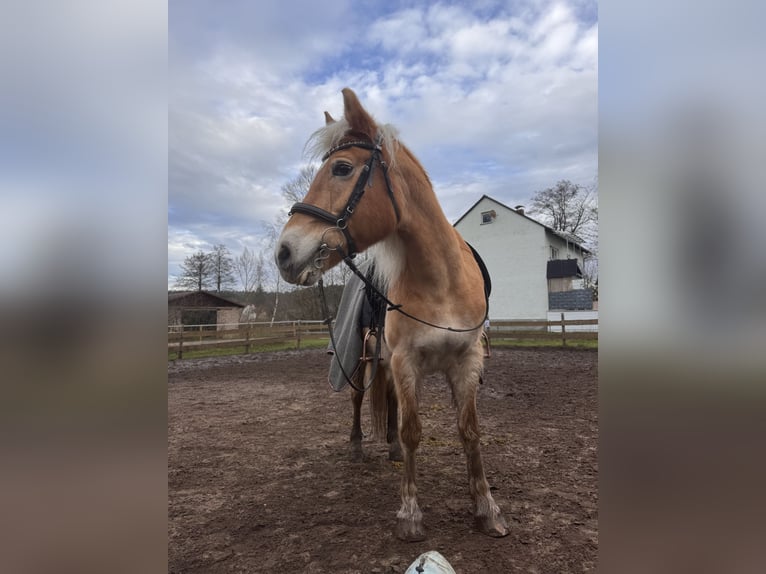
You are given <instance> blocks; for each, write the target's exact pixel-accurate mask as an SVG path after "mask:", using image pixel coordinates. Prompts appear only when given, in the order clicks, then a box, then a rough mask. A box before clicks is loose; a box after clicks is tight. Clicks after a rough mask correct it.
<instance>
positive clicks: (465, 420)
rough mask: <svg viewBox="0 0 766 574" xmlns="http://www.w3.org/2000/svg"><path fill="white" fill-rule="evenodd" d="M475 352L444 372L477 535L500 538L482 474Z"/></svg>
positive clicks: (500, 521) (499, 520) (496, 511)
mask: <svg viewBox="0 0 766 574" xmlns="http://www.w3.org/2000/svg"><path fill="white" fill-rule="evenodd" d="M476 351H477V352H476V353H473V354H472V355H471V356H470V357H469V358H466V359H465V360H463V361H458V362H457V364H456V365H455V367H453V369H452V370H451V371H450V372H449V373H447V378H448V380H449V383H450V385H451V386H452V395H453V397H454V398H455V404H456V406H457V426H458V432H459V433H460V440H461V441H462V442H463V450H465V456H466V461H467V466H468V483H469V488H470V491H471V498H472V499H473V507H474V519H475V522H476V527H477V528H478V529H479V531H480V532H482V533H483V534H486V535H488V536H494V537H502V536H506V535H507V534H508V524H507V523H506V521H505V518H503V515H502V514H501V512H500V508H499V507H498V506H497V504H496V503H495V501H494V499H493V498H492V494H491V493H490V491H489V483H488V482H487V478H486V476H485V474H484V463H483V462H482V459H481V451H480V450H479V437H480V434H479V417H478V413H477V411H476V391H477V389H478V385H479V377H480V376H481V365H482V356H481V353H482V351H481V350H480V349H479V347H478V346H477V347H476Z"/></svg>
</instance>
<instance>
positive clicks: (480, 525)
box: [476, 514, 510, 538]
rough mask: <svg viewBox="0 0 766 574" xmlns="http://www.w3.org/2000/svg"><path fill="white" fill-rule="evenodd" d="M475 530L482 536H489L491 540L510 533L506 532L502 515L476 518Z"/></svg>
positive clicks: (506, 526)
mask: <svg viewBox="0 0 766 574" xmlns="http://www.w3.org/2000/svg"><path fill="white" fill-rule="evenodd" d="M476 528H477V529H478V530H479V532H481V533H482V534H486V535H487V536H491V537H492V538H502V537H503V536H508V533H509V532H510V531H509V530H508V524H507V523H506V522H505V518H503V515H502V514H497V515H495V516H494V517H493V516H477V517H476Z"/></svg>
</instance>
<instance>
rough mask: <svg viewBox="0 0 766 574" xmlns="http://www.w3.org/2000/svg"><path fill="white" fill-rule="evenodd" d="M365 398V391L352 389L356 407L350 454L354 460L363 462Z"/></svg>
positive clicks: (353, 401) (352, 397)
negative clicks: (363, 403)
mask: <svg viewBox="0 0 766 574" xmlns="http://www.w3.org/2000/svg"><path fill="white" fill-rule="evenodd" d="M363 399H364V393H360V392H359V391H357V390H356V389H351V404H352V405H353V407H354V419H353V422H352V423H351V440H350V442H351V448H350V453H349V454H350V456H351V461H352V462H362V459H363V453H362V438H363V437H364V435H363V434H362V400H363Z"/></svg>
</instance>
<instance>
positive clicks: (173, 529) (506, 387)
mask: <svg viewBox="0 0 766 574" xmlns="http://www.w3.org/2000/svg"><path fill="white" fill-rule="evenodd" d="M596 359H597V353H596V352H595V351H589V350H563V349H494V350H493V356H492V358H491V359H488V360H487V361H486V371H485V377H484V378H485V382H484V384H483V385H482V386H481V387H480V392H479V399H478V402H479V415H480V423H481V429H482V440H481V442H482V445H483V447H482V454H483V456H484V463H485V468H486V472H487V478H488V480H489V483H490V485H491V487H492V490H493V495H494V497H495V500H496V501H497V503H498V504H499V505H500V507H501V509H502V510H503V513H504V515H505V517H506V519H507V521H508V524H509V526H510V527H511V533H510V535H509V536H507V537H505V538H501V539H493V538H488V537H486V536H484V535H482V534H479V533H477V532H476V531H475V530H474V528H473V521H472V516H471V503H470V498H469V494H468V482H467V475H466V467H465V457H464V455H463V451H462V447H461V445H460V442H459V439H458V436H457V428H456V423H455V417H454V409H453V408H452V406H451V403H450V397H449V391H448V389H447V386H446V383H445V382H444V379H443V377H440V376H439V377H436V376H434V377H429V378H428V379H426V380H425V381H424V383H423V389H422V391H423V392H422V394H421V402H420V413H421V415H422V423H423V440H422V442H421V445H420V448H419V450H418V492H419V502H420V506H421V509H422V510H423V514H424V524H425V527H426V529H427V534H428V538H427V540H425V541H423V542H417V543H406V542H401V541H399V540H398V539H397V538H396V537H395V536H394V533H393V531H394V526H395V520H396V511H397V510H398V507H399V481H400V476H401V463H395V462H390V461H389V460H388V458H387V447H386V445H385V443H381V442H377V441H375V440H373V439H371V438H369V437H368V438H366V439H365V442H364V448H365V460H364V462H362V463H352V462H350V460H349V456H348V438H349V432H350V427H351V403H350V392H349V390H348V389H344V390H343V391H342V392H339V393H336V392H334V391H333V390H332V389H331V388H330V386H329V384H328V383H327V369H328V366H329V357H328V356H327V355H326V354H325V353H324V352H323V351H322V350H308V351H300V352H297V351H295V352H294V351H286V352H279V353H264V354H254V355H249V356H238V357H227V358H219V359H196V360H194V359H192V360H184V361H177V362H175V363H170V364H169V366H168V490H169V510H168V513H169V518H168V522H169V526H168V528H169V541H168V543H169V551H168V559H169V571H170V572H173V573H195V572H213V573H215V572H300V573H318V572H328V573H333V574H335V573H339V574H340V573H349V574H350V573H364V574H367V573H396V574H402V573H403V572H404V571H405V569H406V568H407V566H408V565H409V564H410V563H412V561H414V560H415V558H417V556H418V555H419V554H421V553H422V552H426V551H428V550H438V551H439V552H440V553H441V554H443V555H444V556H445V558H447V560H448V561H449V562H450V564H451V565H452V567H453V568H454V569H455V571H456V572H457V573H458V574H470V573H480V572H502V573H505V572H532V573H548V572H550V573H556V574H562V573H571V572H588V571H593V570H595V565H596V555H597V544H598V511H597V502H598V501H597V493H598V491H597V474H598V466H597V453H596V449H597V442H598V440H597V438H598V419H597V415H598V409H597V404H598V403H597V382H596V379H597V361H596ZM368 421H369V417H368V413H367V405H366V404H365V409H364V419H363V426H364V427H365V429H367V426H368V425H367V423H368Z"/></svg>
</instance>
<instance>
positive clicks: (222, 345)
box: [168, 321, 330, 359]
mask: <svg viewBox="0 0 766 574" xmlns="http://www.w3.org/2000/svg"><path fill="white" fill-rule="evenodd" d="M305 339H326V340H329V339H330V333H329V331H328V330H327V325H325V324H324V323H323V322H322V321H278V322H274V323H273V324H272V323H239V324H230V325H183V326H181V325H171V326H169V327H168V354H169V355H170V354H173V355H175V356H174V357H173V358H176V359H183V357H184V353H187V352H189V351H202V350H204V351H208V350H213V349H242V352H243V353H250V352H251V350H253V349H254V348H256V347H261V346H264V345H271V344H280V345H283V344H288V345H291V346H292V347H293V348H295V349H300V348H301V342H302V341H303V340H305Z"/></svg>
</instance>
